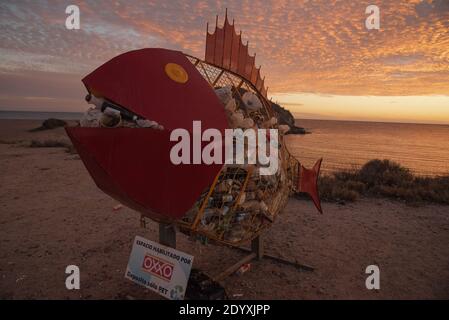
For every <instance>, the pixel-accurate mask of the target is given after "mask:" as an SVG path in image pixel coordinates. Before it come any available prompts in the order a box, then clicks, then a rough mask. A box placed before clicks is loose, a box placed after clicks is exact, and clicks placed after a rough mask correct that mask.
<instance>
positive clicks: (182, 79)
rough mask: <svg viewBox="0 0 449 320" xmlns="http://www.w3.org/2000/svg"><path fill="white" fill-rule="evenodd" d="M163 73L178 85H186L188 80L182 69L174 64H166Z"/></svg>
mask: <svg viewBox="0 0 449 320" xmlns="http://www.w3.org/2000/svg"><path fill="white" fill-rule="evenodd" d="M165 73H166V74H167V76H168V77H169V78H170V79H172V80H173V81H175V82H178V83H186V82H187V80H189V75H188V74H187V72H186V71H185V70H184V68H183V67H181V66H180V65H179V64H176V63H167V64H166V65H165Z"/></svg>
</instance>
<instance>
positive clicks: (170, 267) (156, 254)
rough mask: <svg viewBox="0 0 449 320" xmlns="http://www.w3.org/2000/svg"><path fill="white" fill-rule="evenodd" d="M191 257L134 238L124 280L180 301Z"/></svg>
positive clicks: (183, 292)
mask: <svg viewBox="0 0 449 320" xmlns="http://www.w3.org/2000/svg"><path fill="white" fill-rule="evenodd" d="M192 263H193V256H191V255H189V254H186V253H184V252H181V251H178V250H176V249H173V248H170V247H166V246H164V245H162V244H159V243H157V242H154V241H150V240H147V239H144V238H142V237H139V236H136V238H135V239H134V245H133V249H132V251H131V256H130V257H129V262H128V267H127V268H126V273H125V278H127V279H130V280H131V281H134V282H136V283H138V284H140V285H142V286H144V287H146V288H148V289H151V290H153V291H155V292H157V293H159V294H160V295H162V296H164V297H166V298H168V299H171V300H182V299H184V294H185V291H186V288H187V281H188V280H189V277H190V269H191V268H192Z"/></svg>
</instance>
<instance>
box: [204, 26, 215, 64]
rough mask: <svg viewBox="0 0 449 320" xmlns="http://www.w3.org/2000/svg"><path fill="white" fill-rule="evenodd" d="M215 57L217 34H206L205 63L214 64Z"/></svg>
mask: <svg viewBox="0 0 449 320" xmlns="http://www.w3.org/2000/svg"><path fill="white" fill-rule="evenodd" d="M214 57H215V33H213V34H210V33H209V32H208V33H207V34H206V55H205V59H204V60H205V61H206V62H209V63H214Z"/></svg>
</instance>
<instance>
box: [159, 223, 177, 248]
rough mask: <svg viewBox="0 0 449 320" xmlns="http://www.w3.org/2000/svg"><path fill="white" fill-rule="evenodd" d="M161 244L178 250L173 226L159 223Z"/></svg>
mask: <svg viewBox="0 0 449 320" xmlns="http://www.w3.org/2000/svg"><path fill="white" fill-rule="evenodd" d="M159 243H160V244H163V245H164V246H167V247H171V248H173V249H176V230H175V228H174V227H173V225H171V224H165V223H159Z"/></svg>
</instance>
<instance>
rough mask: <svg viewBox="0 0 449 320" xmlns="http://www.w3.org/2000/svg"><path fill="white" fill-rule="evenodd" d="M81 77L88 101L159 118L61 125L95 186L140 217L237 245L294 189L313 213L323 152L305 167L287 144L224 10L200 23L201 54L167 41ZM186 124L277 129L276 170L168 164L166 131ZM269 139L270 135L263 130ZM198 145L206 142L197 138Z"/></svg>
mask: <svg viewBox="0 0 449 320" xmlns="http://www.w3.org/2000/svg"><path fill="white" fill-rule="evenodd" d="M82 81H83V83H84V85H85V87H86V89H87V91H88V94H89V96H88V99H87V100H91V99H97V100H99V99H100V100H101V101H102V105H101V106H100V108H99V110H101V111H104V113H106V111H105V109H113V110H114V112H118V113H119V114H120V116H121V117H123V118H126V119H127V120H128V121H129V122H133V121H138V119H142V120H147V121H149V120H150V121H151V122H152V123H157V124H158V126H157V129H155V128H156V127H139V126H134V127H126V126H121V125H114V126H115V127H114V128H113V129H112V128H107V127H104V126H100V127H86V126H77V127H66V131H67V134H68V136H69V137H70V139H71V140H72V142H73V144H74V146H75V148H76V149H77V151H78V153H79V155H80V157H81V159H82V161H83V163H84V165H85V166H86V168H87V170H88V171H89V173H90V175H91V176H92V178H93V180H94V181H95V183H96V185H97V186H98V187H99V188H100V189H101V190H103V191H104V192H105V193H107V194H108V195H110V196H111V197H113V198H115V199H117V200H118V201H120V202H121V203H123V204H125V205H127V206H128V207H130V208H132V209H135V210H137V211H139V212H140V213H142V215H143V216H146V217H149V218H151V219H153V220H155V221H158V222H164V223H173V224H175V225H177V226H178V227H179V228H180V230H182V231H184V232H186V233H189V234H194V235H202V236H205V237H207V238H209V239H211V240H214V241H216V242H218V243H224V244H232V245H236V244H239V243H241V242H244V241H248V240H251V239H253V238H254V237H256V236H257V235H258V234H260V233H261V232H262V231H263V230H265V229H266V228H268V227H269V226H270V225H271V224H272V222H273V221H274V219H275V218H276V217H277V216H278V214H279V213H280V212H281V210H282V209H283V208H284V207H285V205H286V203H287V200H288V197H289V195H290V194H291V193H292V192H305V193H308V194H309V195H310V196H311V198H312V200H313V202H314V203H315V205H316V207H317V208H318V210H319V211H320V212H321V206H320V200H319V196H318V191H317V178H318V175H319V170H320V165H321V160H319V161H318V162H317V164H316V165H315V166H314V168H313V169H312V170H308V169H306V168H304V167H303V166H302V165H300V164H299V162H298V161H297V160H296V159H295V158H293V157H292V156H291V155H290V153H289V152H288V150H287V148H286V146H285V143H284V134H285V133H286V131H287V130H288V128H287V129H286V128H285V126H284V127H282V125H280V124H279V123H278V118H277V115H276V113H275V112H274V111H273V109H272V104H271V102H270V101H269V100H268V99H267V89H266V88H265V85H264V83H265V80H264V79H262V78H261V75H260V68H256V67H255V56H250V55H249V54H248V46H247V45H243V43H242V40H241V33H240V34H239V35H237V33H236V32H235V28H234V25H233V24H232V25H231V24H230V23H229V22H228V19H227V16H226V18H225V23H224V26H223V27H222V28H218V26H216V28H215V32H214V33H213V34H209V32H207V38H206V54H205V60H200V59H198V58H196V57H192V56H189V55H187V54H184V53H182V52H179V51H173V50H167V49H159V48H158V49H156V48H147V49H141V50H135V51H130V52H127V53H124V54H121V55H119V56H117V57H115V58H113V59H111V60H110V61H108V62H106V63H105V64H103V65H101V66H100V67H98V68H97V69H96V70H94V71H93V72H92V73H90V74H88V75H87V76H86V77H85V78H84V79H83V80H82ZM98 112H99V113H101V112H100V111H98ZM120 123H121V122H120ZM194 123H201V131H202V132H205V131H206V130H208V129H213V130H215V131H214V132H215V133H216V134H220V135H221V136H222V137H225V136H226V130H227V129H249V130H258V129H266V130H270V129H272V130H277V131H276V132H279V135H278V141H276V143H275V145H276V146H275V147H276V148H277V149H276V150H277V151H278V156H277V160H278V161H279V164H278V168H277V170H276V172H275V173H273V174H271V175H263V174H261V170H260V165H259V164H257V163H255V164H248V163H244V164H228V163H223V162H222V163H210V164H206V163H202V162H200V163H195V164H179V163H178V164H174V163H173V161H172V159H171V158H170V155H171V152H172V150H173V147H174V146H175V145H176V144H177V141H173V139H172V137H171V135H172V133H173V131H174V130H176V129H182V130H184V131H183V132H187V133H188V135H189V136H190V137H193V139H194V138H195V135H198V133H197V132H195V127H194V126H193V124H194ZM268 132H269V131H268ZM272 138H273V137H272ZM223 140H224V138H223ZM267 140H268V144H270V143H272V142H273V141H270V136H269V134H267ZM199 144H200V147H204V146H205V145H206V143H205V142H204V140H200V142H199ZM189 148H191V147H189ZM193 151H194V150H193V147H192V152H193ZM222 151H223V153H224V152H225V151H224V147H223V149H222Z"/></svg>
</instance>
